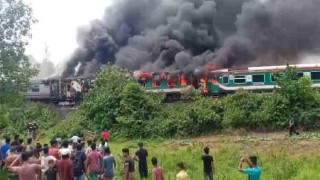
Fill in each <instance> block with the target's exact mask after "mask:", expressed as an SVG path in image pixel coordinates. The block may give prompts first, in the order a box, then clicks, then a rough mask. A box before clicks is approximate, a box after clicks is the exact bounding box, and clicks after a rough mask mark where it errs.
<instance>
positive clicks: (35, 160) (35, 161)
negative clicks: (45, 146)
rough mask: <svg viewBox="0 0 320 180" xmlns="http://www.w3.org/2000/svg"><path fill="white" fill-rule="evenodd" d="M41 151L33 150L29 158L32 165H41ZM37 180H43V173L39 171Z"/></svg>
mask: <svg viewBox="0 0 320 180" xmlns="http://www.w3.org/2000/svg"><path fill="white" fill-rule="evenodd" d="M39 154H40V152H39V149H35V150H33V152H32V153H31V157H30V158H29V163H31V164H37V165H41V160H40V159H39V157H40V156H39ZM37 179H38V180H40V179H41V171H40V170H37Z"/></svg>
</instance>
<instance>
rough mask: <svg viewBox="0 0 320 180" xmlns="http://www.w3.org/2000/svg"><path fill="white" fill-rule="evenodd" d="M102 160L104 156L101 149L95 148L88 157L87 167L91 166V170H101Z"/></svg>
mask: <svg viewBox="0 0 320 180" xmlns="http://www.w3.org/2000/svg"><path fill="white" fill-rule="evenodd" d="M102 160H103V157H102V155H101V153H100V152H99V151H97V150H94V151H92V152H91V153H89V155H88V157H87V162H86V164H87V167H89V171H90V172H100V171H101V164H102Z"/></svg>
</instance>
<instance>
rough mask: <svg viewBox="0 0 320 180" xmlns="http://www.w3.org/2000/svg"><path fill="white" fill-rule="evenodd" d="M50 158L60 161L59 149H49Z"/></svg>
mask: <svg viewBox="0 0 320 180" xmlns="http://www.w3.org/2000/svg"><path fill="white" fill-rule="evenodd" d="M49 156H53V157H55V158H56V159H59V149H58V148H56V147H50V148H49Z"/></svg>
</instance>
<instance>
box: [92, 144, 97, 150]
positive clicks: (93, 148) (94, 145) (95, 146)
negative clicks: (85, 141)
mask: <svg viewBox="0 0 320 180" xmlns="http://www.w3.org/2000/svg"><path fill="white" fill-rule="evenodd" d="M96 148H97V145H96V143H94V142H93V143H91V149H92V151H94V150H96Z"/></svg>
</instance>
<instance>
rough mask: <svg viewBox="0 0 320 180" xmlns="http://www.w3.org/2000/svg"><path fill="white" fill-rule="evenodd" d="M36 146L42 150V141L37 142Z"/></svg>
mask: <svg viewBox="0 0 320 180" xmlns="http://www.w3.org/2000/svg"><path fill="white" fill-rule="evenodd" d="M36 148H37V150H38V151H39V152H40V151H41V150H42V145H41V144H40V143H37V144H36Z"/></svg>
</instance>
